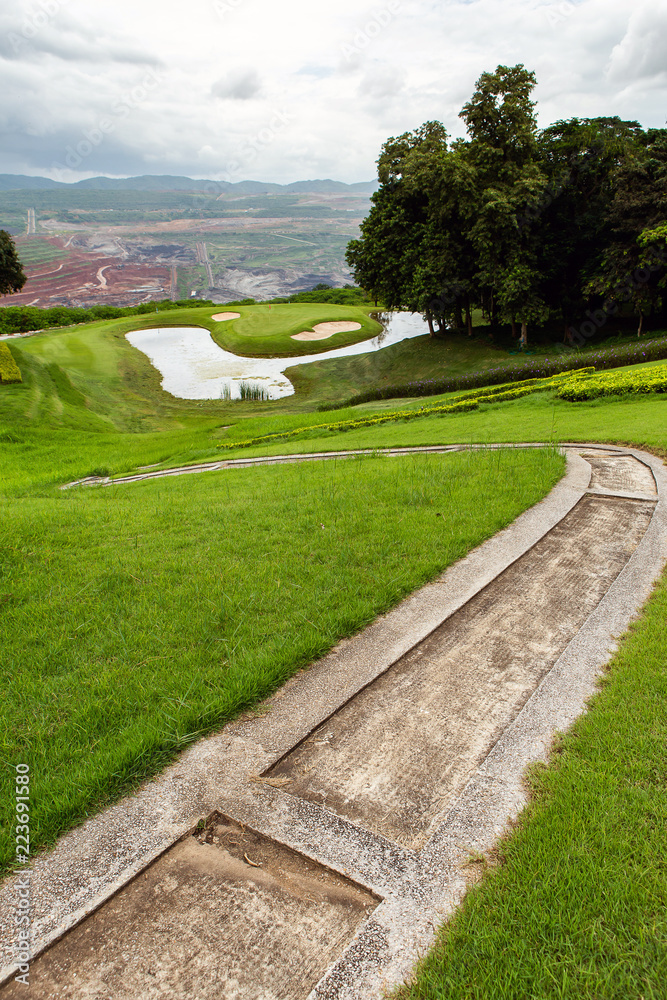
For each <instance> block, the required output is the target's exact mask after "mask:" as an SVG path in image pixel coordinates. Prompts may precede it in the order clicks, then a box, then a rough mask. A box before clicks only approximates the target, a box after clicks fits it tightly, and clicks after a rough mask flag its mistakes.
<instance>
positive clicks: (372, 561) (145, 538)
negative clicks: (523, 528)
mask: <svg viewBox="0 0 667 1000" xmlns="http://www.w3.org/2000/svg"><path fill="white" fill-rule="evenodd" d="M64 443H65V442H63V444H64ZM6 452H7V454H8V455H9V461H7V460H6V463H5V465H6V467H7V466H8V465H10V464H11V454H10V453H11V448H9V447H8V448H7V449H6ZM6 458H7V456H6ZM25 458H26V454H25V452H24V453H23V454H22V455H21V454H20V453H19V455H17V456H16V458H15V459H14V461H15V462H17V463H19V464H21V465H23V464H24V462H25ZM562 469H563V461H562V458H561V457H560V456H559V455H558V454H556V453H555V452H554V451H548V450H547V451H529V452H512V451H504V452H485V453H482V454H475V455H472V454H468V453H466V454H454V455H447V456H442V457H424V456H420V457H416V458H409V459H398V460H392V459H386V458H384V459H383V458H365V459H360V460H353V461H344V462H340V463H321V464H319V463H313V464H308V465H298V466H296V467H292V466H288V467H277V466H276V467H269V468H261V469H255V470H250V471H249V470H232V471H226V472H222V473H212V474H210V475H207V476H196V477H184V478H183V479H180V478H179V479H169V480H161V481H153V482H145V483H142V484H137V485H134V486H126V487H115V488H111V489H97V490H90V489H89V490H78V491H69V492H64V493H63V492H62V491H56V490H53V489H50V490H42V491H41V495H39V491H37V493H36V495H28V496H24V497H23V498H22V499H21V501H20V503H13V504H9V503H7V504H5V510H4V515H3V519H2V529H1V531H2V534H1V538H2V541H1V542H0V567H1V568H0V616H1V618H2V625H1V627H2V635H3V657H2V673H3V689H4V691H5V698H4V702H3V706H4V707H3V722H4V727H3V737H2V750H1V758H2V762H3V768H2V779H3V785H4V787H3V795H2V802H3V803H4V806H3V809H4V811H3V814H2V821H3V828H2V829H3V843H2V863H3V864H4V865H6V864H7V863H8V862H9V860H10V858H11V854H12V850H13V840H12V837H11V829H10V822H11V816H10V811H9V810H10V807H11V796H10V794H9V792H10V787H9V785H10V781H11V774H12V771H11V769H12V766H13V765H15V764H16V763H28V764H30V767H31V776H32V782H31V784H32V786H33V787H32V795H33V801H34V805H33V808H32V813H31V835H32V838H33V844H34V847H35V848H36V847H38V846H40V845H44V844H47V843H50V842H52V841H53V840H54V839H55V837H56V836H57V835H58V834H59V833H61V832H63V831H64V830H66V829H68V828H69V827H70V826H71V825H72V824H73V823H75V822H76V821H78V820H80V819H82V818H83V817H85V816H86V815H87V814H89V813H90V812H91V811H92V810H94V809H96V808H98V807H99V806H101V805H102V804H103V803H105V802H107V801H110V800H111V799H113V798H114V797H116V796H117V795H119V794H120V793H121V792H122V791H123V790H126V789H127V788H129V787H132V785H133V784H134V783H136V782H137V781H138V780H140V779H141V778H143V777H145V776H146V775H147V774H151V773H153V772H154V771H155V770H156V769H158V768H159V767H160V765H162V764H163V763H164V762H165V760H167V759H168V758H169V757H170V756H172V755H173V754H174V753H175V752H176V751H177V750H179V749H180V748H182V747H183V746H185V745H187V744H188V743H190V742H192V741H193V740H194V739H196V738H197V737H199V736H201V735H202V734H203V733H205V732H207V731H210V730H211V729H212V728H215V727H216V726H219V725H221V724H222V723H223V722H225V721H226V720H227V719H229V718H231V717H233V716H234V715H235V714H236V713H238V712H239V711H240V710H242V709H243V708H246V707H248V706H250V705H252V704H254V703H255V702H256V701H257V700H258V699H260V698H262V697H263V696H265V695H267V694H268V693H269V692H270V691H272V690H273V689H275V687H276V686H277V685H279V684H280V683H282V682H283V681H284V680H286V678H287V677H289V676H290V674H292V673H293V672H294V671H295V670H297V669H298V668H299V667H301V666H303V665H305V664H307V663H308V662H310V661H311V660H313V659H315V658H316V657H318V656H319V655H321V654H322V653H324V652H325V651H326V650H327V649H329V648H331V646H332V645H334V643H335V642H336V641H337V640H338V639H340V638H341V637H342V636H345V635H349V634H351V633H353V632H355V631H356V630H358V629H359V628H361V627H362V626H364V625H365V624H366V623H368V622H370V621H372V620H373V618H374V617H375V616H376V615H377V614H379V613H381V612H382V611H385V610H386V609H387V608H389V607H391V606H392V605H394V604H395V603H396V602H397V601H398V600H399V599H400V598H401V597H403V596H404V595H406V594H408V593H410V591H412V590H413V589H414V588H415V587H416V586H418V585H419V584H421V583H423V582H425V581H427V580H429V579H431V578H432V577H433V576H434V575H435V574H436V573H437V572H439V571H440V570H442V569H443V568H445V567H446V566H447V565H449V564H450V563H452V562H453V561H454V560H456V559H458V558H460V557H461V556H462V555H464V554H465V553H466V552H467V551H468V550H469V549H470V548H471V547H472V546H474V545H477V544H478V543H479V542H481V541H482V540H483V539H484V538H487V537H489V536H491V535H493V534H494V533H495V532H496V531H498V530H499V529H500V528H501V527H503V526H504V525H505V524H507V523H509V522H510V521H511V520H512V519H513V518H515V517H516V516H517V515H518V514H519V513H520V512H521V511H522V510H524V509H525V508H526V507H527V506H529V505H531V504H532V503H535V502H536V501H537V500H539V499H540V498H541V497H542V496H543V495H544V494H545V493H546V492H547V491H548V490H549V489H550V488H551V487H552V485H553V484H554V482H555V481H556V480H557V478H558V477H559V475H560V474H561V473H562ZM8 471H10V470H8ZM442 513H446V514H447V516H446V517H442V516H441V517H436V514H442Z"/></svg>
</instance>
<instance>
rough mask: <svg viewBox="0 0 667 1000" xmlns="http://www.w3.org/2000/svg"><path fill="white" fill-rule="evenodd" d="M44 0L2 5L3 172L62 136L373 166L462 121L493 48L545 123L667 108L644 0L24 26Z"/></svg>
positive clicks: (445, 4) (28, 169) (368, 171)
mask: <svg viewBox="0 0 667 1000" xmlns="http://www.w3.org/2000/svg"><path fill="white" fill-rule="evenodd" d="M41 3H42V0H14V4H15V8H16V9H15V10H14V12H13V13H12V14H0V91H1V92H2V95H3V99H2V102H1V104H0V172H11V173H32V174H35V173H46V174H49V173H52V171H53V164H54V163H61V164H62V163H64V162H65V158H66V157H67V155H68V150H70V149H71V150H74V152H73V154H71V155H70V156H69V160H70V163H72V164H76V166H69V165H68V164H65V165H66V167H67V169H69V170H71V171H73V175H72V179H76V177H77V176H86V175H88V176H90V175H92V174H96V173H111V174H118V175H123V174H130V173H179V174H181V173H183V174H190V175H191V176H195V177H202V176H204V177H216V176H219V177H223V176H225V175H226V173H229V172H234V171H236V174H235V177H234V179H238V180H240V179H242V178H241V177H240V176H238V171H239V170H240V171H242V173H243V177H249V178H254V179H257V180H277V181H283V182H284V181H292V180H299V179H303V178H304V177H305V176H308V175H311V176H313V175H317V176H332V177H335V178H337V179H340V180H347V181H358V180H367V179H370V178H371V177H372V176H373V175H374V172H375V160H376V159H377V155H378V152H379V149H380V146H381V144H382V143H383V142H384V140H385V139H386V138H387V136H389V135H399V134H401V133H402V132H404V131H407V130H409V129H413V128H415V127H417V126H418V125H419V124H420V123H421V122H423V121H426V120H429V119H439V120H441V121H443V122H444V124H445V126H446V127H447V129H448V131H449V132H450V134H452V135H454V136H456V135H461V134H462V133H463V125H462V122H461V121H460V120H459V118H458V112H459V110H460V108H461V106H462V104H463V103H464V101H465V100H466V99H467V98H468V97H469V95H470V93H471V92H472V89H473V87H474V84H475V80H476V79H477V77H478V76H479V75H480V73H481V72H483V71H484V70H493V69H494V68H495V66H496V65H497V64H498V63H506V64H507V63H509V64H512V63H515V62H523V63H524V64H525V65H526V66H528V67H529V68H530V69H534V70H535V71H536V73H537V77H538V81H539V86H538V89H537V92H536V98H537V100H538V102H539V103H538V111H539V116H540V122H541V123H542V124H547V123H548V122H550V121H554V120H556V119H557V118H567V117H571V116H575V115H578V116H582V117H584V116H586V117H587V116H593V115H606V114H620V115H622V116H623V117H627V118H637V119H639V120H640V121H642V123H643V124H644V125H662V124H663V123H664V119H665V113H664V107H665V103H666V102H665V97H666V96H667V87H666V81H665V77H664V76H663V66H664V58H663V55H662V54H663V52H664V51H666V50H667V15H665V13H664V12H661V11H656V5H655V3H653V2H651V0H580V2H572V3H562V2H561V0H555V2H553V3H545V2H544V0H474V2H464V0H337V2H336V4H335V5H334V4H313V3H312V0H284V3H283V4H280V5H278V4H276V3H275V2H274V0H234V3H233V4H231V3H230V4H229V10H227V11H226V12H225V13H224V16H223V14H221V13H219V11H218V7H217V6H216V4H215V3H214V2H212V0H192V3H191V5H190V7H189V8H188V10H187V12H186V13H184V12H183V10H182V8H179V7H177V6H175V5H165V4H163V3H158V0H133V3H132V5H131V7H129V8H128V6H127V5H122V4H118V3H117V2H115V0H97V2H96V3H95V4H94V5H93V4H90V2H89V0H66V2H65V0H48V2H47V0H45V6H46V7H48V9H49V10H50V11H52V12H53V13H52V14H50V15H49V17H47V18H46V20H45V19H44V18H43V17H41V18H39V21H40V24H39V25H38V26H37V29H38V30H33V28H32V27H30V23H32V22H30V18H31V17H32V18H33V20H34V17H35V12H36V11H38V10H39V9H40V4H41ZM390 5H391V6H390ZM7 6H8V5H7ZM41 9H44V8H41ZM26 19H27V20H26ZM26 24H28V29H27V31H26V28H25V25H26ZM20 32H23V34H20ZM28 36H30V37H28ZM17 38H18V41H17ZM17 46H18V51H17ZM230 53H231V54H232V55H230ZM254 67H257V68H254ZM151 70H152V72H153V73H154V74H155V75H154V77H153V78H152V80H151V85H150V86H146V84H145V81H146V74H147V73H149V72H151ZM212 80H213V81H215V82H214V83H213V84H211V81H212ZM275 122H279V123H283V122H284V124H280V127H274V125H273V124H272V123H275ZM103 123H106V125H105V128H106V129H108V128H109V127H110V126H112V129H111V131H108V130H107V131H105V129H104V128H103V127H102V125H103ZM98 133H101V134H102V139H101V140H100V141H97V140H98V139H99V135H98ZM90 136H92V138H89V137H90ZM87 137H88V138H87ZM86 143H87V144H88V145H90V146H91V147H92V148H91V149H90V150H88V146H87V145H86ZM77 150H83V151H85V154H86V155H85V156H82V155H81V152H77ZM77 157H80V162H78V163H77ZM60 179H69V178H64V177H61V178H60Z"/></svg>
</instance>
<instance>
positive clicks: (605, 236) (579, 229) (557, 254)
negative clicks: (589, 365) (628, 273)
mask: <svg viewBox="0 0 667 1000" xmlns="http://www.w3.org/2000/svg"><path fill="white" fill-rule="evenodd" d="M641 135H642V130H641V126H640V125H639V124H638V123H637V122H628V121H622V120H621V119H620V118H584V119H579V118H572V119H570V120H568V121H558V122H555V123H554V124H553V125H550V126H549V127H548V128H546V129H544V130H543V131H542V132H541V133H540V134H539V135H538V150H539V158H540V162H541V164H542V169H543V171H544V173H545V174H546V175H547V178H548V185H547V188H546V190H545V192H544V196H543V200H542V202H541V203H540V204H538V205H537V206H535V209H534V211H533V220H532V221H533V222H534V223H537V233H538V238H539V267H540V270H541V273H542V294H543V296H544V299H545V300H546V302H547V303H548V305H549V307H550V309H551V310H552V312H553V313H558V312H560V313H561V316H562V319H563V323H564V328H565V331H566V337H567V335H568V334H567V331H568V330H569V328H570V326H571V324H572V323H574V322H575V320H576V319H577V318H578V317H580V316H582V315H583V313H584V312H585V310H586V308H587V305H588V287H589V283H590V281H591V279H592V278H593V276H594V275H595V274H596V273H597V271H598V270H599V266H600V261H601V253H602V251H603V249H604V248H605V247H606V246H607V245H608V244H609V242H610V239H611V224H610V219H609V206H610V204H611V202H612V201H613V198H614V193H615V184H616V176H617V172H618V169H619V166H620V165H621V164H622V163H623V161H624V160H625V158H626V157H627V156H628V155H629V154H630V153H631V151H632V150H633V149H634V148H635V147H636V146H637V144H638V142H639V141H640V138H641Z"/></svg>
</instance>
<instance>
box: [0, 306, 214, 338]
mask: <svg viewBox="0 0 667 1000" xmlns="http://www.w3.org/2000/svg"><path fill="white" fill-rule="evenodd" d="M214 305H215V303H214V302H210V301H205V302H204V301H202V300H196V301H191V300H189V299H184V300H182V301H179V302H172V301H171V300H170V299H165V300H164V301H162V302H142V303H141V304H140V305H138V306H110V305H98V306H90V308H86V309H83V308H79V307H76V306H52V307H51V308H49V309H40V308H38V307H37V306H4V307H2V308H0V334H3V333H30V332H31V331H32V330H48V329H51V328H53V327H59V326H73V325H74V324H76V323H93V322H95V321H97V320H100V319H121V318H122V317H124V316H143V315H144V314H146V313H152V312H155V310H156V309H158V311H159V312H165V311H170V310H172V309H183V308H184V307H186V306H187V307H188V308H193V307H194V306H205V307H209V308H211V307H213V306H214Z"/></svg>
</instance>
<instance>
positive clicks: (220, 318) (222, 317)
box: [211, 313, 241, 323]
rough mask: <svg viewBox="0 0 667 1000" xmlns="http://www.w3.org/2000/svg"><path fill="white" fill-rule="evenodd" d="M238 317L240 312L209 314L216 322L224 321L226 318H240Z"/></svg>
mask: <svg viewBox="0 0 667 1000" xmlns="http://www.w3.org/2000/svg"><path fill="white" fill-rule="evenodd" d="M240 318H241V313H215V315H214V316H211V319H214V320H215V321H216V323H224V321H225V320H226V319H240Z"/></svg>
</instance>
